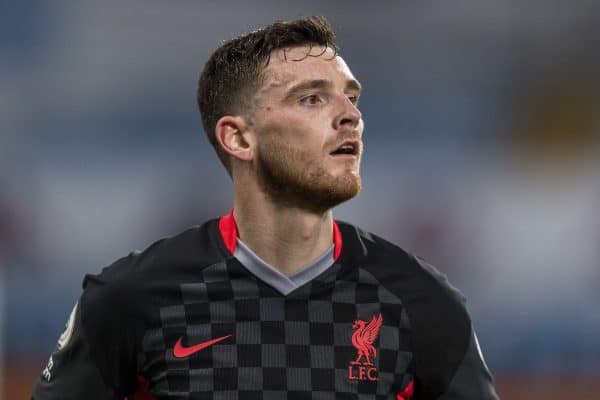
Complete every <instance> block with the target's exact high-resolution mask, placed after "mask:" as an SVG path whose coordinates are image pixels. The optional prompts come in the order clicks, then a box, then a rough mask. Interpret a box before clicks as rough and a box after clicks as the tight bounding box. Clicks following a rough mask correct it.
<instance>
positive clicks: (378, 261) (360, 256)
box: [338, 222, 465, 309]
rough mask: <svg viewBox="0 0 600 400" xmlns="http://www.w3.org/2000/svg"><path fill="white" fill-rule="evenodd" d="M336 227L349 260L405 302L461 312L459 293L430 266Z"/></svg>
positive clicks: (370, 236)
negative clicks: (349, 255)
mask: <svg viewBox="0 0 600 400" xmlns="http://www.w3.org/2000/svg"><path fill="white" fill-rule="evenodd" d="M338 225H339V226H340V230H341V231H342V232H343V236H344V244H343V245H344V246H349V247H350V249H349V250H350V251H349V252H350V253H351V255H352V258H354V259H356V260H358V261H357V262H358V263H359V264H360V266H361V267H362V268H364V269H367V270H368V271H369V272H370V273H372V274H373V275H374V276H375V277H376V278H377V280H378V281H379V282H381V283H382V284H383V285H384V286H386V288H387V289H388V290H390V291H392V292H393V293H395V294H396V295H397V296H398V297H400V298H401V299H403V300H405V301H404V302H405V303H410V302H411V299H413V298H419V299H420V301H426V302H427V303H428V305H429V306H430V307H434V308H435V306H436V305H440V306H443V305H444V304H446V303H448V302H450V303H451V304H453V305H454V306H455V307H457V308H458V309H464V307H463V305H464V303H465V298H464V296H463V294H462V293H461V292H460V291H459V290H458V289H456V288H455V287H454V286H452V285H451V284H450V282H449V281H448V278H447V277H446V275H444V274H443V273H441V272H440V271H439V270H438V269H436V268H435V267H434V266H432V265H430V264H428V263H427V262H425V261H424V260H423V259H421V258H419V257H417V256H415V255H413V254H411V253H409V252H407V251H406V250H404V249H402V248H401V247H399V246H398V245H396V244H394V243H392V242H390V241H388V240H386V239H384V238H382V237H380V236H378V235H376V234H373V233H371V232H367V231H365V230H363V229H361V228H359V227H357V226H354V225H351V224H348V223H344V222H338Z"/></svg>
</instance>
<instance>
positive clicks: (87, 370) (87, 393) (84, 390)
mask: <svg viewBox="0 0 600 400" xmlns="http://www.w3.org/2000/svg"><path fill="white" fill-rule="evenodd" d="M117 398H118V397H117V396H116V394H115V392H114V390H113V389H112V388H110V387H109V386H108V385H107V384H106V383H105V382H104V379H103V377H102V375H101V373H100V371H99V369H98V366H97V365H96V363H95V361H94V360H93V358H92V357H91V352H90V343H89V341H88V339H87V337H86V336H85V333H84V329H83V326H82V320H81V306H80V302H77V303H76V304H75V307H74V308H73V311H72V312H71V315H70V317H69V320H68V321H67V324H66V326H65V329H64V331H63V333H62V334H61V336H60V338H59V340H58V344H57V348H56V350H55V351H54V352H53V353H52V355H51V356H50V359H49V360H48V364H47V365H46V367H45V368H44V370H43V371H42V373H41V374H40V376H39V378H38V380H37V382H36V384H35V387H34V389H33V394H32V399H33V400H57V399H64V400H70V399H73V400H75V399H86V400H96V399H98V400H100V399H102V400H107V399H117Z"/></svg>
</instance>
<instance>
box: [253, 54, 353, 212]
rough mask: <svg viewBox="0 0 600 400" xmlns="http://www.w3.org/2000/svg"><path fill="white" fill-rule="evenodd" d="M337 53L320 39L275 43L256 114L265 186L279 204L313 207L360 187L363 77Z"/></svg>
mask: <svg viewBox="0 0 600 400" xmlns="http://www.w3.org/2000/svg"><path fill="white" fill-rule="evenodd" d="M333 54H334V53H333V51H332V50H331V49H330V48H327V49H325V48H323V47H319V46H315V47H313V48H312V49H311V48H310V47H309V46H301V47H294V48H291V49H287V50H286V52H285V56H284V52H283V50H278V51H274V52H273V54H271V60H270V62H269V65H268V66H267V68H266V69H265V71H264V75H265V82H264V84H263V86H262V87H261V89H259V91H258V93H257V96H256V98H257V107H256V108H257V109H256V111H255V113H254V116H253V118H252V123H253V129H254V130H255V131H256V133H257V149H256V168H257V173H258V177H259V180H260V184H261V186H262V187H263V189H264V190H265V191H266V192H267V194H268V195H269V196H271V198H272V199H273V200H275V201H276V202H279V203H280V204H283V205H286V206H291V207H298V208H301V209H306V210H309V211H314V212H323V211H326V210H328V209H330V208H332V207H334V206H336V205H338V204H339V203H341V202H343V201H346V200H348V199H350V198H352V197H354V196H356V194H357V193H358V192H359V191H360V188H361V179H360V174H359V168H360V159H361V155H362V141H361V137H362V131H363V121H362V119H361V114H360V112H359V111H358V109H357V107H356V105H357V101H358V96H359V94H360V84H359V83H358V81H357V80H356V79H355V78H354V76H353V75H352V73H351V72H350V69H349V68H348V66H347V65H346V63H345V62H344V60H342V58H340V57H334V56H333ZM307 55H308V56H307Z"/></svg>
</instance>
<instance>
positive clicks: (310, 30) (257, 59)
mask: <svg viewBox="0 0 600 400" xmlns="http://www.w3.org/2000/svg"><path fill="white" fill-rule="evenodd" d="M303 45H318V46H324V47H329V48H331V49H333V50H334V52H336V53H337V51H338V47H337V45H336V43H335V35H334V33H333V30H332V29H331V25H329V23H328V22H327V20H326V19H325V18H324V17H305V18H301V19H297V20H295V21H289V22H285V21H277V22H275V23H273V24H271V25H268V26H266V27H264V28H262V29H259V30H256V31H254V32H250V33H246V34H244V35H242V36H239V37H237V38H235V39H232V40H229V41H226V42H224V43H223V44H222V45H221V46H219V48H217V49H216V50H215V52H214V53H213V54H212V56H211V57H210V58H209V60H208V61H207V63H206V65H205V66H204V69H203V71H202V74H201V75H200V79H199V81H198V92H197V96H198V107H199V108H200V114H201V115H202V124H203V126H204V131H205V132H206V135H207V136H208V139H209V141H210V143H211V144H212V146H213V147H214V148H215V151H216V152H217V155H218V156H219V159H220V160H221V162H222V163H223V165H224V166H225V169H227V172H228V173H229V174H230V175H231V163H230V160H229V156H228V154H227V153H225V152H224V151H223V149H221V147H220V146H219V144H218V142H217V139H216V136H215V126H216V124H217V121H219V119H220V118H221V117H223V116H225V115H247V113H248V112H249V111H250V110H252V106H253V102H254V94H255V92H256V90H258V88H260V85H261V84H262V82H263V78H264V76H263V75H262V73H263V71H264V69H265V67H266V66H267V65H268V64H269V60H270V56H271V53H272V52H273V51H274V50H278V49H284V50H285V49H287V48H290V47H295V46H303ZM307 56H308V54H307Z"/></svg>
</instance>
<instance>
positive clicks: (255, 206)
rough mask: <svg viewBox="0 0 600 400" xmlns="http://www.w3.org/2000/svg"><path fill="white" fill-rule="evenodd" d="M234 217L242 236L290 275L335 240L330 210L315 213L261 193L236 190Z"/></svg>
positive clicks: (257, 251)
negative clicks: (277, 200) (282, 202)
mask: <svg viewBox="0 0 600 400" xmlns="http://www.w3.org/2000/svg"><path fill="white" fill-rule="evenodd" d="M234 218H235V221H236V224H237V227H238V233H239V237H240V239H241V240H242V241H243V242H244V243H245V244H246V245H247V246H248V247H249V248H250V249H252V251H253V252H254V253H256V255H258V256H259V257H260V258H261V259H263V260H264V261H265V262H267V263H268V264H269V265H271V266H273V267H274V268H276V269H278V270H279V271H280V272H281V273H283V274H285V275H288V276H289V275H292V274H294V273H295V272H298V271H299V270H300V269H302V267H303V266H305V265H307V264H309V263H310V262H311V261H313V260H315V259H316V258H318V257H319V256H321V255H322V254H323V253H324V252H325V251H326V250H327V249H328V248H329V247H330V246H331V245H332V243H333V242H332V237H333V217H332V214H331V210H328V211H325V212H323V213H321V214H315V213H311V212H308V211H306V210H302V209H298V208H290V207H288V206H281V205H278V204H276V203H274V202H273V201H271V199H269V198H268V197H267V196H265V195H264V193H262V192H256V191H255V192H254V193H253V194H250V192H248V191H243V190H242V191H237V190H236V194H235V201H234Z"/></svg>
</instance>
